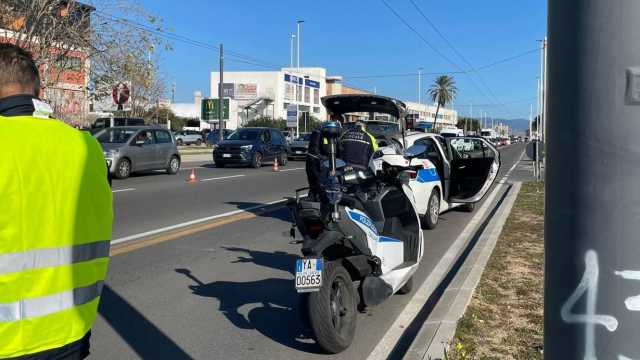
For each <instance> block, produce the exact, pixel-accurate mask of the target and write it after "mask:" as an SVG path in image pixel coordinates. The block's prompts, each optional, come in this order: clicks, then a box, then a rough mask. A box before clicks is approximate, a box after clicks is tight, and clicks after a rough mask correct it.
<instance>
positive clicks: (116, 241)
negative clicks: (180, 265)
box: [111, 199, 287, 245]
mask: <svg viewBox="0 0 640 360" xmlns="http://www.w3.org/2000/svg"><path fill="white" fill-rule="evenodd" d="M285 201H287V199H281V200H276V201H271V202H268V203H264V204H260V205H255V206H251V207H248V208H246V209H240V210H234V211H229V212H226V213H222V214H218V215H213V216H207V217H203V218H200V219H195V220H191V221H186V222H183V223H180V224H175V225H171V226H166V227H163V228H159V229H155V230H150V231H145V232H143V233H139V234H134V235H129V236H125V237H121V238H119V239H114V240H111V244H112V245H115V244H120V243H123V242H127V241H132V240H136V239H140V238H144V237H147V236H151V235H156V234H160V233H163V232H166V231H171V230H176V229H180V228H183V227H187V226H191V225H195V224H200V223H203V222H207V221H211V220H215V219H219V218H223V217H227V216H231V215H236V214H240V213H243V212H250V211H253V210H257V209H260V208H264V207H267V206H270V205H275V204H279V203H283V202H285Z"/></svg>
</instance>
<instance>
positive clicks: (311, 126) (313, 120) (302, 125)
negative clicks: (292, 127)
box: [298, 115, 322, 133]
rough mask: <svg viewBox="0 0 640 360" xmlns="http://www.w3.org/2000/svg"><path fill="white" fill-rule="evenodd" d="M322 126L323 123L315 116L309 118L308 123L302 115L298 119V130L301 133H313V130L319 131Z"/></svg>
mask: <svg viewBox="0 0 640 360" xmlns="http://www.w3.org/2000/svg"><path fill="white" fill-rule="evenodd" d="M321 126H322V121H320V119H318V118H317V117H315V116H313V115H311V116H308V117H307V120H306V121H305V119H304V115H300V116H299V117H298V129H299V130H300V133H303V132H312V131H313V130H315V129H318V128H319V127H321Z"/></svg>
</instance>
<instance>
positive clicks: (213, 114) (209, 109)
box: [201, 99, 229, 121]
mask: <svg viewBox="0 0 640 360" xmlns="http://www.w3.org/2000/svg"><path fill="white" fill-rule="evenodd" d="M219 103H220V100H218V99H202V112H201V115H202V117H201V119H202V120H203V121H212V120H218V119H219V117H218V114H219V110H218V109H219V108H220V107H219V106H218V104H219ZM223 103H224V104H223V111H222V118H223V119H224V120H229V99H224V100H223Z"/></svg>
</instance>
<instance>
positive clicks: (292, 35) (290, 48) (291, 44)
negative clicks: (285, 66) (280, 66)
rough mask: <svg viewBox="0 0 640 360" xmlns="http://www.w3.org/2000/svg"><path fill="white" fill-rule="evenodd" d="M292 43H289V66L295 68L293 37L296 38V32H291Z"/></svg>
mask: <svg viewBox="0 0 640 360" xmlns="http://www.w3.org/2000/svg"><path fill="white" fill-rule="evenodd" d="M289 37H290V41H289V42H290V45H289V54H290V61H289V67H290V68H293V39H295V38H296V34H294V33H291V34H290V36H289Z"/></svg>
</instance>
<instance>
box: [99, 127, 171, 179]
mask: <svg viewBox="0 0 640 360" xmlns="http://www.w3.org/2000/svg"><path fill="white" fill-rule="evenodd" d="M94 136H95V137H96V139H97V140H98V142H99V143H100V145H102V150H103V151H104V156H105V158H106V159H107V167H108V168H109V173H110V174H113V175H114V176H115V177H117V178H118V179H125V178H127V177H129V175H131V174H132V173H134V172H139V171H147V170H166V171H167V173H168V174H172V175H173V174H176V173H177V172H178V171H179V170H180V161H181V159H180V154H179V153H178V148H177V147H176V144H175V140H174V139H173V136H172V135H171V132H169V130H166V129H160V128H153V127H148V126H126V127H112V128H107V129H103V130H102V131H100V132H98V133H96V134H95V135H94Z"/></svg>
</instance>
